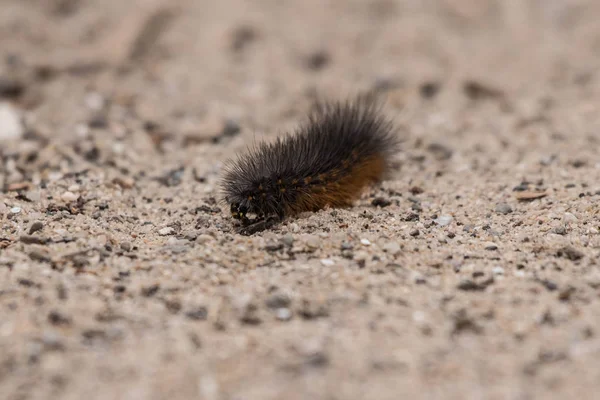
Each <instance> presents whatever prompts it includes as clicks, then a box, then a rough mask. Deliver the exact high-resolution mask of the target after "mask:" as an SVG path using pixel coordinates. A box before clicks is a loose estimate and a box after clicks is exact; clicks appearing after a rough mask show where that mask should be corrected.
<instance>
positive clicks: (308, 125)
mask: <svg viewBox="0 0 600 400" xmlns="http://www.w3.org/2000/svg"><path fill="white" fill-rule="evenodd" d="M397 149H398V140H397V138H396V136H395V132H394V130H393V125H392V123H391V121H390V120H388V119H387V118H385V117H384V116H383V115H382V114H381V113H380V107H379V104H378V102H377V100H376V99H375V97H373V96H370V95H368V96H361V97H358V98H357V99H355V100H353V101H347V102H336V103H322V104H318V105H317V107H315V109H314V110H313V111H312V112H311V113H310V114H309V116H308V119H307V121H306V122H305V123H304V124H302V125H301V126H300V127H299V128H298V129H297V130H296V131H295V132H294V133H293V134H287V135H285V136H283V137H280V138H277V139H276V140H275V141H274V142H272V143H264V142H263V143H260V144H258V145H255V146H253V147H252V148H250V149H249V150H248V151H247V152H246V153H245V154H243V155H241V156H238V158H237V159H236V160H230V161H229V162H228V163H227V166H226V169H225V173H224V176H223V179H222V182H221V185H222V189H223V193H224V197H225V199H226V201H227V202H228V203H229V204H230V205H231V213H232V216H233V217H234V218H236V219H240V220H241V221H242V223H243V224H244V225H245V227H244V228H243V229H242V230H241V231H240V232H241V233H246V234H250V233H254V232H257V231H259V230H262V229H266V228H268V227H270V226H272V225H273V224H274V223H275V222H276V221H278V220H281V219H282V218H283V217H284V216H287V215H293V214H296V213H298V212H303V211H317V210H318V209H321V208H323V207H325V206H331V207H343V206H349V205H351V202H352V201H353V200H354V199H355V198H357V197H358V196H360V193H361V192H362V189H364V187H365V186H367V185H368V184H370V183H374V182H376V181H379V180H381V179H382V178H384V176H385V175H386V173H387V172H388V171H389V168H390V157H391V156H392V155H393V154H394V153H395V152H396V151H397ZM247 214H256V218H255V219H250V218H248V217H247Z"/></svg>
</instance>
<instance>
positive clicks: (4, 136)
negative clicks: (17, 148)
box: [0, 103, 23, 140]
mask: <svg viewBox="0 0 600 400" xmlns="http://www.w3.org/2000/svg"><path fill="white" fill-rule="evenodd" d="M21 136H23V124H22V122H21V116H20V115H19V113H18V112H17V110H16V109H15V108H14V107H13V106H12V105H10V104H9V103H0V140H11V139H18V138H20V137H21Z"/></svg>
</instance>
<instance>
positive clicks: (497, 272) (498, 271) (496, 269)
mask: <svg viewBox="0 0 600 400" xmlns="http://www.w3.org/2000/svg"><path fill="white" fill-rule="evenodd" d="M492 273H493V274H494V275H504V268H502V267H500V266H497V267H494V269H493V270H492Z"/></svg>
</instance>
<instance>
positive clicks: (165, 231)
mask: <svg viewBox="0 0 600 400" xmlns="http://www.w3.org/2000/svg"><path fill="white" fill-rule="evenodd" d="M173 233H175V229H173V228H171V227H170V226H167V227H166V228H162V229H161V230H159V231H158V234H159V235H160V236H167V235H172V234H173Z"/></svg>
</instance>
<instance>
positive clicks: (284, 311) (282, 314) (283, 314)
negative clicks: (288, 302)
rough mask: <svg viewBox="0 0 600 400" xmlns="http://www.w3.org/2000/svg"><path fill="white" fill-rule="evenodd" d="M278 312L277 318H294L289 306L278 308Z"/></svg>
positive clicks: (284, 319)
mask: <svg viewBox="0 0 600 400" xmlns="http://www.w3.org/2000/svg"><path fill="white" fill-rule="evenodd" d="M276 314H277V319H278V320H280V321H287V320H289V319H290V318H292V312H291V311H290V309H289V308H278V309H277V313H276Z"/></svg>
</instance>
